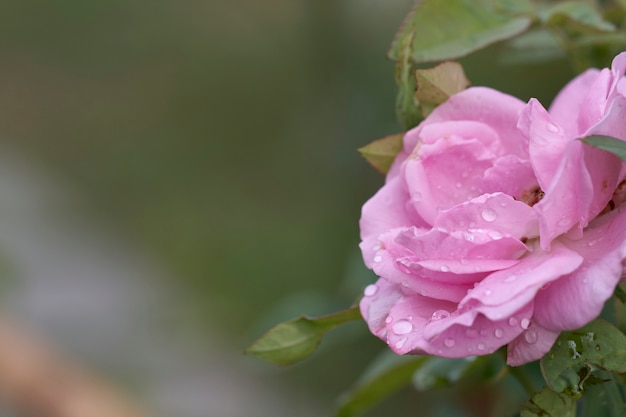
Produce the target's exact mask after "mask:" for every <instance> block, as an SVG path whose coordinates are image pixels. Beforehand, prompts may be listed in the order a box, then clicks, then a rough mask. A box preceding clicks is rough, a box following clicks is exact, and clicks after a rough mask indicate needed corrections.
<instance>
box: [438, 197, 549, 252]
mask: <svg viewBox="0 0 626 417" xmlns="http://www.w3.org/2000/svg"><path fill="white" fill-rule="evenodd" d="M434 226H435V227H436V228H438V229H443V230H446V231H448V232H449V233H460V234H462V235H463V237H464V238H465V239H466V240H470V241H477V242H478V241H481V240H478V239H479V237H480V236H482V235H483V234H484V233H486V234H487V236H489V237H490V239H488V240H498V239H499V238H502V237H505V236H507V237H513V238H515V239H521V238H522V237H533V236H537V235H538V234H539V225H538V222H537V216H536V214H535V212H534V210H533V209H532V208H531V207H529V206H528V205H526V204H524V203H522V202H520V201H515V200H514V199H513V198H512V197H511V196H509V195H506V194H503V193H493V194H483V195H481V196H480V197H476V198H474V199H472V200H470V201H467V202H465V203H463V204H459V205H457V206H455V207H452V208H451V209H449V210H446V211H443V212H442V213H441V214H440V215H439V217H438V218H437V220H436V221H435V224H434ZM480 232H484V233H480ZM481 242H482V241H481Z"/></svg>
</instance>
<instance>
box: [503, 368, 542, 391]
mask: <svg viewBox="0 0 626 417" xmlns="http://www.w3.org/2000/svg"><path fill="white" fill-rule="evenodd" d="M509 372H511V375H513V377H515V379H517V382H519V383H520V385H521V386H522V387H523V388H524V391H526V394H528V395H529V396H531V397H532V395H533V394H534V393H535V392H537V387H535V384H534V383H533V381H532V380H531V379H530V377H529V376H528V374H526V372H524V370H523V369H522V367H520V366H518V367H513V366H510V367H509Z"/></svg>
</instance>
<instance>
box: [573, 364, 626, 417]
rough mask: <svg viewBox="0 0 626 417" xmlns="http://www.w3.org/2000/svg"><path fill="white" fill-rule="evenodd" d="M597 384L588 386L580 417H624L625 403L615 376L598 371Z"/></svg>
mask: <svg viewBox="0 0 626 417" xmlns="http://www.w3.org/2000/svg"><path fill="white" fill-rule="evenodd" d="M596 373H597V374H598V376H599V377H600V378H601V379H600V378H599V379H598V381H597V383H595V384H589V383H588V384H587V387H586V388H585V395H584V396H583V398H582V401H581V403H582V404H581V405H582V407H581V414H580V417H597V416H602V417H623V416H624V413H625V411H624V401H623V399H622V394H621V393H620V389H619V387H618V384H617V383H616V380H615V375H613V374H611V373H609V372H607V371H597V372H596Z"/></svg>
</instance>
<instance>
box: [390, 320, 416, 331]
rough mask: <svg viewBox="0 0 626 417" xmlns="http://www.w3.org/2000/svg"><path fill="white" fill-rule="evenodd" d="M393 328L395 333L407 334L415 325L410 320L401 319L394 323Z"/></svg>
mask: <svg viewBox="0 0 626 417" xmlns="http://www.w3.org/2000/svg"><path fill="white" fill-rule="evenodd" d="M391 330H393V332H394V333H395V334H407V333H410V332H411V330H413V325H412V324H411V322H410V321H408V320H400V321H397V322H395V323H394V324H393V326H392V327H391Z"/></svg>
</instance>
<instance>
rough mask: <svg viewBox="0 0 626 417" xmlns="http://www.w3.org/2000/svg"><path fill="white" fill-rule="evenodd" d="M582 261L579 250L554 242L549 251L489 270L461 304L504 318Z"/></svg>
mask: <svg viewBox="0 0 626 417" xmlns="http://www.w3.org/2000/svg"><path fill="white" fill-rule="evenodd" d="M582 262H583V258H582V256H581V255H579V254H578V253H577V252H575V251H573V250H571V249H568V248H567V247H565V246H564V245H561V244H559V243H556V242H555V244H554V245H553V247H552V249H551V250H550V251H549V252H545V251H542V250H540V249H536V250H535V251H534V252H531V253H529V254H528V255H526V256H525V257H523V258H522V259H520V262H519V263H518V264H516V265H514V266H512V267H511V268H508V269H506V270H501V271H496V272H494V273H492V274H490V275H489V276H487V277H486V278H485V279H484V280H482V281H481V282H480V283H479V284H478V285H477V286H476V287H475V288H474V289H472V290H471V291H470V292H469V293H468V294H467V296H466V297H465V298H464V299H463V300H462V301H461V303H460V304H459V305H460V307H461V308H469V309H472V310H477V311H479V312H480V313H482V314H484V315H485V316H487V317H488V318H489V319H491V320H501V319H503V318H505V317H509V316H511V315H512V314H513V313H514V312H516V311H518V310H519V309H520V308H522V307H523V306H524V305H526V304H528V303H530V302H531V301H532V300H533V299H534V298H535V296H536V295H537V293H538V292H539V289H540V288H541V287H543V286H544V285H546V284H548V283H550V282H553V281H556V280H557V279H559V278H560V277H562V276H564V275H566V274H569V273H571V272H572V271H574V270H575V269H576V268H578V266H579V265H580V264H581V263H582Z"/></svg>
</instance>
